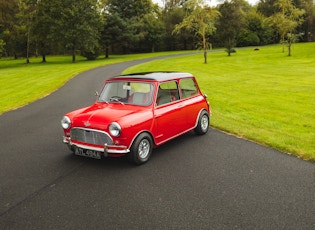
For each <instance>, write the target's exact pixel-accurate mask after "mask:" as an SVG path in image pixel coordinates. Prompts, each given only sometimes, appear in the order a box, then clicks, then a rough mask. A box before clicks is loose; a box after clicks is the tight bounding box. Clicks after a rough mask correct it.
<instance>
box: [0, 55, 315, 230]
mask: <svg viewBox="0 0 315 230" xmlns="http://www.w3.org/2000/svg"><path fill="white" fill-rule="evenodd" d="M140 62H141V61H133V62H128V63H123V64H117V65H110V66H107V67H101V68H98V69H94V70H91V71H87V72H85V73H82V74H79V75H78V76H77V77H75V78H73V79H72V80H70V81H69V82H68V83H67V84H65V85H64V86H63V87H62V88H60V89H59V90H57V91H56V92H54V93H52V94H51V95H49V96H47V97H45V98H43V99H41V100H39V101H36V102H34V103H31V104H29V105H27V106H25V107H22V108H20V109H17V110H14V111H11V112H8V113H5V114H2V115H1V116H0V131H1V132H0V182H1V187H0V229H315V215H314V214H315V164H313V163H310V162H306V161H303V160H300V159H297V158H295V157H292V156H288V155H286V154H283V153H280V152H278V151H275V150H272V149H269V148H266V147H263V146H260V145H258V144H255V143H252V142H249V141H246V140H243V139H239V138H236V137H234V136H230V135H227V134H225V133H222V132H220V131H217V130H214V129H211V130H210V131H209V133H208V134H207V135H204V136H196V135H195V134H194V133H193V132H191V133H187V134H185V135H184V136H182V137H179V138H178V139H176V140H173V141H171V142H168V143H167V144H165V145H163V146H161V147H159V148H157V149H155V150H154V152H153V155H152V158H151V160H150V161H149V162H148V163H147V164H144V165H142V166H138V167H137V166H133V165H131V164H129V163H128V161H127V160H126V159H125V158H108V159H104V160H93V159H86V158H80V157H75V156H73V155H72V154H71V153H70V152H69V150H68V149H67V147H66V146H65V145H63V144H62V130H61V127H60V119H61V117H62V115H63V114H64V113H66V112H68V111H71V110H73V109H76V108H80V107H82V106H87V105H89V104H91V103H92V102H93V101H94V99H95V96H94V91H95V90H100V89H101V88H102V84H103V81H104V79H105V78H106V77H110V76H113V75H117V74H119V73H120V72H121V71H122V70H124V69H125V68H126V67H128V66H130V65H134V64H138V63H140ZM214 116H215V115H214ZM218 119H219V118H218Z"/></svg>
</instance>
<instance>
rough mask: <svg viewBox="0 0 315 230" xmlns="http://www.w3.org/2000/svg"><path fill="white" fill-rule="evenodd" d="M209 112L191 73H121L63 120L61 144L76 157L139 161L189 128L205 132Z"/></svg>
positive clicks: (141, 162)
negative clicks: (125, 158) (67, 147)
mask: <svg viewBox="0 0 315 230" xmlns="http://www.w3.org/2000/svg"><path fill="white" fill-rule="evenodd" d="M210 115H211V110H210V105H209V102H208V101H207V100H206V95H202V94H201V91H200V89H199V87H198V84H197V82H196V79H195V77H194V76H193V75H191V74H189V73H181V72H153V73H138V74H129V75H121V76H117V77H113V78H110V79H108V80H106V81H105V85H104V88H103V90H102V92H101V93H100V94H99V95H98V97H97V100H96V102H95V103H94V104H93V105H91V106H89V107H86V108H82V109H78V110H75V111H72V112H70V113H67V114H66V115H65V116H64V117H63V118H62V120H61V126H62V128H63V130H64V137H63V142H64V143H66V144H67V145H68V146H69V148H70V149H71V150H72V151H73V152H74V154H75V155H80V156H85V157H92V158H97V159H101V158H102V157H107V156H111V157H119V156H123V155H126V154H127V156H128V159H129V160H130V161H131V162H133V163H135V164H143V163H145V162H147V161H148V160H149V158H150V155H151V153H152V149H153V148H154V147H157V146H159V145H161V144H163V143H165V142H167V141H169V140H171V139H173V138H175V137H178V136H179V135H182V134H184V133H186V132H188V131H191V130H194V131H195V132H196V133H197V134H199V135H202V134H205V133H207V131H208V129H209V124H210V119H209V117H210Z"/></svg>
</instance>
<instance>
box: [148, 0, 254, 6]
mask: <svg viewBox="0 0 315 230" xmlns="http://www.w3.org/2000/svg"><path fill="white" fill-rule="evenodd" d="M152 1H153V2H154V3H158V4H159V5H163V0H152ZM246 1H247V2H248V3H250V4H252V5H254V4H256V3H257V2H258V1H259V0H246ZM207 2H209V3H210V5H211V6H215V5H217V4H218V3H219V1H217V0H208V1H207Z"/></svg>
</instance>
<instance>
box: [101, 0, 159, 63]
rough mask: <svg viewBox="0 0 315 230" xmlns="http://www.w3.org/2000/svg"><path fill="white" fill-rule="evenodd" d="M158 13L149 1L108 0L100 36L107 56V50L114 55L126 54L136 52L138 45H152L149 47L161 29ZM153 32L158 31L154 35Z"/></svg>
mask: <svg viewBox="0 0 315 230" xmlns="http://www.w3.org/2000/svg"><path fill="white" fill-rule="evenodd" d="M157 10H158V8H157V6H156V5H154V4H153V3H152V1H151V0H125V1H121V0H108V1H107V2H106V4H105V7H104V11H103V12H104V17H105V19H106V24H105V26H104V30H103V33H102V38H103V42H102V43H103V46H104V47H106V57H108V52H109V48H111V49H112V50H115V51H116V52H117V51H118V52H120V53H128V52H134V51H135V50H136V51H139V49H140V48H139V47H137V45H138V44H143V43H147V42H151V45H152V42H153V40H154V42H156V41H155V40H156V39H158V31H159V30H160V25H159V23H158V22H157V19H158V14H157ZM148 20H153V21H150V22H149V21H148ZM147 29H149V30H150V33H151V35H149V34H148V32H149V31H146V30H147ZM152 29H157V32H156V31H152ZM150 36H151V37H150ZM153 36H154V37H155V38H154V39H153ZM145 39H150V40H149V41H147V40H145ZM151 48H152V47H151Z"/></svg>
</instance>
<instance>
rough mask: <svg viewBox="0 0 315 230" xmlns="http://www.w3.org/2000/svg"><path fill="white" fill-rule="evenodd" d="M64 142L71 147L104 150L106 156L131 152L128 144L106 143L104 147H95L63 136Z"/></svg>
mask: <svg viewBox="0 0 315 230" xmlns="http://www.w3.org/2000/svg"><path fill="white" fill-rule="evenodd" d="M63 143H64V144H67V145H69V147H70V148H71V149H72V147H78V148H82V149H89V150H93V151H98V152H103V153H104V156H107V154H126V153H129V152H130V150H129V149H128V148H127V146H123V145H107V144H105V145H104V147H94V146H90V145H85V144H78V143H73V142H72V141H71V138H70V137H66V136H63Z"/></svg>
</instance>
